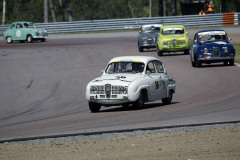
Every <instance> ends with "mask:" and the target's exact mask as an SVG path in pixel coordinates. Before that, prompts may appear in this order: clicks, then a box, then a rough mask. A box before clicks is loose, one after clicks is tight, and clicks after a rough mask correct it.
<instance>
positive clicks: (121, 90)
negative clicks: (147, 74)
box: [119, 87, 127, 94]
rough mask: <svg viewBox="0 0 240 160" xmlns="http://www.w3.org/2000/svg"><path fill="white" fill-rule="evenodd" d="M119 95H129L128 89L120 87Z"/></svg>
mask: <svg viewBox="0 0 240 160" xmlns="http://www.w3.org/2000/svg"><path fill="white" fill-rule="evenodd" d="M119 93H120V94H127V87H120V88H119Z"/></svg>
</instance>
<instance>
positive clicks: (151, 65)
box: [147, 61, 156, 73]
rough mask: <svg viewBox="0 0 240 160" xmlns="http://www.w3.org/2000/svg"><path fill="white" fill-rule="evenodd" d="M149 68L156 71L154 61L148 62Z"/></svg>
mask: <svg viewBox="0 0 240 160" xmlns="http://www.w3.org/2000/svg"><path fill="white" fill-rule="evenodd" d="M147 70H149V71H150V72H151V73H156V70H155V66H154V63H153V61H151V62H148V64H147Z"/></svg>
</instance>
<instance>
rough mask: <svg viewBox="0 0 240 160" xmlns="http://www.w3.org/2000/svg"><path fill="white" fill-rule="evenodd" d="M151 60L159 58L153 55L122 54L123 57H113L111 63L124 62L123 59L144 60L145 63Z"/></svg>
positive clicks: (127, 60)
mask: <svg viewBox="0 0 240 160" xmlns="http://www.w3.org/2000/svg"><path fill="white" fill-rule="evenodd" d="M151 60H158V59H157V58H155V57H151V56H122V57H115V58H113V59H111V60H110V61H109V63H111V62H122V61H126V62H129V61H132V62H143V63H145V64H146V63H147V62H149V61H151ZM158 61H159V60H158Z"/></svg>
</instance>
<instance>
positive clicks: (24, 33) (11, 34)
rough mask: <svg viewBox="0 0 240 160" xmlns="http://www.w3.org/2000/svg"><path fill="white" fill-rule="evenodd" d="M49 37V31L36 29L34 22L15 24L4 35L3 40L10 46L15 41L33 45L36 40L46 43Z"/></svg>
mask: <svg viewBox="0 0 240 160" xmlns="http://www.w3.org/2000/svg"><path fill="white" fill-rule="evenodd" d="M47 37H48V33H47V30H46V29H44V28H36V27H35V26H34V24H33V23H32V22H14V23H12V24H11V25H10V27H9V28H8V29H7V30H6V31H5V32H4V33H3V38H4V39H6V41H7V43H9V44H10V43H13V41H20V42H25V41H28V42H29V43H31V42H32V41H34V40H41V42H45V41H46V38H47Z"/></svg>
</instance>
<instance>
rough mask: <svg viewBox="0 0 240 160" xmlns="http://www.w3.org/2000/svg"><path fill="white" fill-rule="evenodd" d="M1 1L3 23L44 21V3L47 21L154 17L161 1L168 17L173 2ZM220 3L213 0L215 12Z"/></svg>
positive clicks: (229, 6) (234, 5) (232, 5)
mask: <svg viewBox="0 0 240 160" xmlns="http://www.w3.org/2000/svg"><path fill="white" fill-rule="evenodd" d="M4 1H5V2H6V7H5V11H6V13H5V24H10V23H12V22H14V21H31V22H35V23H36V22H37V23H42V22H44V6H45V5H44V2H45V3H46V2H47V4H48V8H47V18H48V20H47V21H48V22H64V21H82V20H101V19H121V18H140V17H149V16H150V17H157V16H159V5H160V1H164V2H165V3H166V6H167V7H168V8H169V9H168V10H169V14H168V15H171V12H172V8H173V6H172V3H173V0H0V8H3V2H4ZM184 1H186V2H188V1H189V0H176V5H177V6H176V15H180V7H179V6H180V2H184ZM221 1H222V0H213V2H214V3H215V6H216V11H218V8H219V7H220V5H221ZM239 5H240V0H227V1H226V12H230V11H235V12H239V10H240V8H239V7H238V6H239ZM1 10H2V12H0V16H1V19H2V16H3V9H1ZM45 16H46V15H45Z"/></svg>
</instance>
